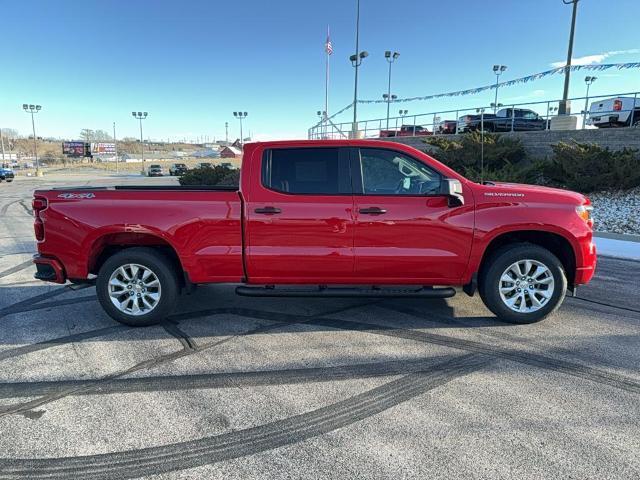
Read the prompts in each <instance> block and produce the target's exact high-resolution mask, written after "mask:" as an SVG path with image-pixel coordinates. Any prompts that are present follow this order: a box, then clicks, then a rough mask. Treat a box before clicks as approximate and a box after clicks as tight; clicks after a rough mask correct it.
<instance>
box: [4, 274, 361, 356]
mask: <svg viewBox="0 0 640 480" xmlns="http://www.w3.org/2000/svg"><path fill="white" fill-rule="evenodd" d="M64 288H70V289H71V290H79V289H82V288H87V287H85V286H80V287H79V288H74V287H73V286H70V285H67V286H65V287H64ZM53 292H57V293H56V295H59V294H61V293H64V290H63V289H60V290H54V291H52V292H48V293H45V294H42V296H43V297H44V296H47V297H52V296H54V293H53ZM38 297H40V296H38ZM35 298H37V297H32V298H31V299H29V300H28V301H35V300H33V299H35ZM81 298H86V297H81ZM83 301H84V300H83ZM25 302H27V300H25ZM370 304H373V302H367V303H364V304H357V305H351V306H349V307H346V309H351V308H360V307H363V306H366V305H370ZM15 305H17V304H15ZM45 305H49V306H51V304H45ZM56 305H57V304H56ZM344 310H345V308H344V307H343V308H340V309H335V310H333V311H328V312H323V313H321V314H320V315H328V314H332V313H336V312H341V311H344ZM20 311H22V310H20ZM207 312H209V315H219V314H231V315H238V316H240V315H239V313H238V312H237V309H234V308H224V309H221V308H219V309H210V310H207ZM11 313H14V312H11ZM200 313H201V312H193V313H190V314H189V317H188V318H199V317H202V316H204V315H201V314H200ZM242 313H246V311H243V312H242ZM2 315H3V311H2V310H0V318H1V317H2ZM180 315H184V314H180ZM245 316H246V315H245ZM176 318H177V316H175V315H174V316H171V317H169V318H168V319H167V320H166V322H165V323H169V324H171V325H177V323H178V322H177V320H176ZM250 318H251V317H250ZM262 319H263V320H264V319H266V316H265V315H263V318H262ZM269 319H271V320H272V321H278V319H279V317H278V316H277V315H273V316H271V317H269ZM303 319H304V317H303ZM302 321H304V320H302ZM288 323H290V322H288ZM127 328H131V327H127V326H126V325H121V324H117V325H114V326H112V327H105V328H98V329H95V330H88V331H86V332H81V333H76V334H73V335H66V336H64V337H58V338H54V339H50V340H44V341H42V342H38V343H33V344H30V345H24V346H22V347H17V348H12V349H10V350H4V351H1V352H0V361H2V360H7V359H10V358H15V357H19V356H21V355H27V354H29V353H32V352H36V351H39V350H46V349H47V348H52V347H56V346H60V345H65V344H68V343H74V342H76V341H81V340H87V339H90V338H96V337H101V336H104V335H109V334H111V333H114V332H116V331H119V330H124V329H127ZM176 330H179V329H178V328H177V327H176ZM180 332H181V335H185V336H186V337H187V338H189V342H190V343H191V348H199V347H198V346H197V344H196V342H195V341H194V340H193V339H192V338H191V337H188V336H187V335H186V333H184V332H183V331H182V330H180ZM168 333H170V332H168ZM170 334H171V333H170ZM172 335H173V334H172ZM183 347H184V344H183Z"/></svg>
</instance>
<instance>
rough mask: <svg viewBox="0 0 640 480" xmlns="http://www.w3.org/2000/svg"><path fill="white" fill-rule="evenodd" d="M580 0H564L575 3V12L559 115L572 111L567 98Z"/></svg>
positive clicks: (564, 0)
mask: <svg viewBox="0 0 640 480" xmlns="http://www.w3.org/2000/svg"><path fill="white" fill-rule="evenodd" d="M578 1H579V0H562V3H564V4H565V5H570V4H573V13H572V15H571V31H570V32H569V49H568V51H567V64H566V66H565V68H564V91H563V92H562V101H561V102H560V106H559V109H558V114H559V115H568V114H570V113H571V106H570V105H569V102H568V101H567V99H568V98H569V80H570V77H571V56H572V55H573V35H574V34H575V31H576V14H577V13H578Z"/></svg>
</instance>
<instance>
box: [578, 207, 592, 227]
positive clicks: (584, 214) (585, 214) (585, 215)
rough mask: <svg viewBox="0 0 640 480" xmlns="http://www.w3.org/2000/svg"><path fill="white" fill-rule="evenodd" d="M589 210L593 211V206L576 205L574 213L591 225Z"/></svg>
mask: <svg viewBox="0 0 640 480" xmlns="http://www.w3.org/2000/svg"><path fill="white" fill-rule="evenodd" d="M591 212H593V206H591V205H580V206H578V207H576V213H577V214H578V216H579V217H580V218H581V219H582V220H584V221H585V223H586V224H587V225H589V226H590V227H593V217H592V216H591Z"/></svg>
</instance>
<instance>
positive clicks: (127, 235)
mask: <svg viewBox="0 0 640 480" xmlns="http://www.w3.org/2000/svg"><path fill="white" fill-rule="evenodd" d="M134 247H146V248H152V249H154V250H156V251H158V252H160V253H161V254H162V255H163V256H164V257H166V258H167V259H168V260H169V262H170V264H171V266H172V267H173V269H174V270H175V273H176V278H178V280H179V281H180V284H181V286H185V283H186V276H187V274H186V272H185V270H184V267H183V265H182V262H181V261H180V256H179V255H178V252H177V251H176V249H175V247H174V246H173V245H171V243H169V242H168V241H167V240H166V239H164V238H162V237H160V236H158V235H154V234H153V233H147V232H111V233H106V234H104V235H102V236H100V237H98V238H97V239H95V240H94V242H93V243H92V245H91V248H90V249H89V257H88V265H87V271H88V272H89V273H92V274H97V273H98V271H99V270H100V267H102V265H103V264H104V262H106V261H107V259H108V258H109V257H111V256H112V255H114V254H115V253H118V252H120V251H122V250H125V249H127V248H134Z"/></svg>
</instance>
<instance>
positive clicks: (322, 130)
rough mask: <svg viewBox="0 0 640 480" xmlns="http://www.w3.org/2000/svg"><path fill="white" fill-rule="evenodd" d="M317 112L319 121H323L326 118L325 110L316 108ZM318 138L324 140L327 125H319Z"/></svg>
mask: <svg viewBox="0 0 640 480" xmlns="http://www.w3.org/2000/svg"><path fill="white" fill-rule="evenodd" d="M317 114H318V118H320V122H323V121H324V120H325V119H326V118H327V111H326V110H318V112H317ZM320 138H321V139H322V140H326V138H327V126H326V125H321V126H320Z"/></svg>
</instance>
